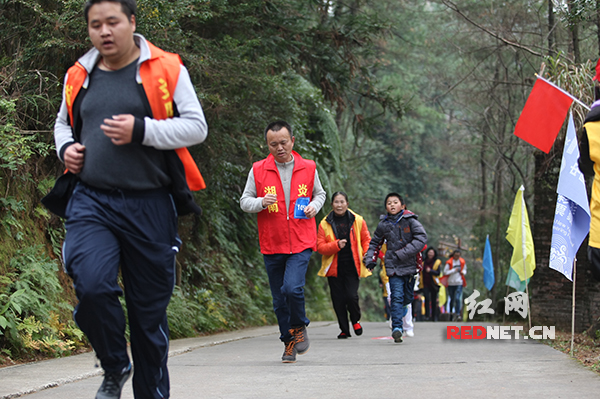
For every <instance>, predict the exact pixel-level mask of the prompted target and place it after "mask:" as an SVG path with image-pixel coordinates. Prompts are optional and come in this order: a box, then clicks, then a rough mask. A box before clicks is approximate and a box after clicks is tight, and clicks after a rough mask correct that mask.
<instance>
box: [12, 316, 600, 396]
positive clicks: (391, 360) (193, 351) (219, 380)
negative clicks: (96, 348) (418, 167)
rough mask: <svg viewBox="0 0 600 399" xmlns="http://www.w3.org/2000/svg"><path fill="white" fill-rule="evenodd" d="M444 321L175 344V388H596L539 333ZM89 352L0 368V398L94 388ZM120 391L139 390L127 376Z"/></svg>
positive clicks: (412, 391) (364, 392) (508, 391)
mask: <svg viewBox="0 0 600 399" xmlns="http://www.w3.org/2000/svg"><path fill="white" fill-rule="evenodd" d="M447 325H462V323H458V324H457V323H416V325H415V337H414V338H405V340H404V343H402V344H395V343H394V342H393V341H392V340H391V339H390V338H389V334H390V329H389V327H388V325H387V323H363V327H364V330H365V332H364V334H363V335H362V336H360V337H352V338H350V339H347V340H338V339H336V336H337V334H338V332H339V331H338V328H337V324H336V323H332V322H316V323H312V324H311V325H310V326H309V328H308V334H309V337H310V340H311V348H310V351H309V352H308V353H306V354H304V355H302V356H298V362H297V363H294V364H283V363H281V361H280V359H281V355H282V353H283V344H281V343H280V342H279V340H278V338H277V337H278V332H277V328H276V327H273V326H269V327H260V328H254V329H246V330H241V331H237V332H230V333H224V334H217V335H212V336H207V337H201V338H193V339H184V340H175V341H173V342H172V344H171V357H170V359H169V371H170V374H171V397H172V398H176V399H204V398H210V399H212V398H228V399H229V398H231V399H240V398H242V399H244V398H259V399H270V398H290V399H293V398H303V399H304V398H306V399H310V398H327V399H335V398H340V399H341V398H343V399H352V398H356V399H372V398H382V399H383V398H404V397H407V398H429V397H439V398H444V399H446V398H513V397H514V398H600V376H599V375H597V374H596V373H594V372H592V371H590V370H587V369H585V368H584V367H583V366H581V365H580V364H579V363H578V362H576V361H575V360H573V359H571V358H569V356H567V355H565V354H563V353H561V352H559V351H556V350H554V349H552V348H550V347H549V346H547V345H544V344H541V343H538V342H535V341H533V340H523V339H520V340H502V341H488V340H476V341H472V340H469V341H456V340H452V341H448V340H446V326H447ZM100 373H101V372H100V370H99V369H97V368H95V367H94V359H93V355H91V354H84V355H78V356H73V357H70V358H64V359H56V360H49V361H44V362H38V363H33V364H27V365H21V366H13V367H7V368H3V369H0V398H15V397H25V398H26V399H48V398H61V399H80V398H84V399H85V398H93V397H94V395H95V392H96V390H97V389H98V387H99V386H100V383H101V382H102V377H101V375H100ZM122 398H123V399H131V398H133V393H132V389H131V382H130V381H129V382H128V383H127V384H126V386H125V388H124V391H123V396H122Z"/></svg>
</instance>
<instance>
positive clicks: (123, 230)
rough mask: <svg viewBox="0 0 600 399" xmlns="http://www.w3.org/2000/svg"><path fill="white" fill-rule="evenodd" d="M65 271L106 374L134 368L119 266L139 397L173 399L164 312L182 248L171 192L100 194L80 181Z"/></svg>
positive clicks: (71, 208) (78, 316) (80, 320)
mask: <svg viewBox="0 0 600 399" xmlns="http://www.w3.org/2000/svg"><path fill="white" fill-rule="evenodd" d="M65 226H66V229H67V235H66V238H65V243H64V246H63V257H64V262H65V268H66V270H67V272H68V274H69V275H70V276H71V278H72V279H73V283H74V286H75V291H76V294H77V299H78V300H79V303H78V304H77V306H76V308H75V311H74V313H73V318H74V319H75V322H76V323H77V325H78V326H79V328H81V330H82V331H83V332H84V333H85V334H86V335H87V337H88V339H89V341H90V342H91V344H92V346H93V348H94V350H95V351H96V354H97V356H98V358H99V359H100V362H101V364H102V368H103V369H104V370H105V372H109V373H115V372H121V371H122V370H123V368H126V367H128V365H129V356H128V354H127V342H126V339H125V315H124V312H123V308H122V306H121V303H120V301H119V297H120V296H121V295H122V293H123V292H122V290H121V287H120V286H119V283H118V275H119V268H120V270H121V275H122V281H123V286H124V288H125V301H126V304H127V316H128V318H129V327H130V341H131V352H132V355H133V363H134V376H133V389H134V394H135V397H136V398H138V399H140V398H143V399H146V398H168V397H169V374H168V371H167V358H168V352H169V327H168V322H167V315H166V309H167V305H168V304H169V300H170V298H171V294H172V292H173V286H174V282H175V255H176V253H177V252H178V250H179V247H180V240H179V237H178V235H177V213H176V211H175V206H174V204H173V201H172V198H171V196H170V194H169V193H168V191H167V190H166V189H164V190H163V189H159V190H151V191H140V192H123V191H120V190H115V191H111V192H108V191H102V190H97V189H95V188H92V187H89V186H86V185H84V184H81V183H79V184H78V185H77V187H76V188H75V190H74V192H73V196H72V197H71V200H70V201H69V204H68V207H67V221H66V224H65Z"/></svg>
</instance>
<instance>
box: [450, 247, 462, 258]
mask: <svg viewBox="0 0 600 399" xmlns="http://www.w3.org/2000/svg"><path fill="white" fill-rule="evenodd" d="M460 253H461V252H460V249H455V250H454V251H452V253H451V254H450V256H451V257H452V256H454V254H459V255H460Z"/></svg>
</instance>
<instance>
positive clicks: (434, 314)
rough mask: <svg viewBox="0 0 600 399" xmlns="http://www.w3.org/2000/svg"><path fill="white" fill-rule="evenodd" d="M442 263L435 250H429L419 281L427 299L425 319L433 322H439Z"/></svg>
mask: <svg viewBox="0 0 600 399" xmlns="http://www.w3.org/2000/svg"><path fill="white" fill-rule="evenodd" d="M441 265H442V261H441V260H440V259H438V256H437V251H436V250H435V248H428V249H427V251H425V257H424V259H423V270H422V271H421V278H420V279H419V287H420V288H422V290H423V296H424V297H425V317H426V318H427V319H428V320H431V321H438V313H439V307H438V304H437V299H438V291H439V290H440V286H439V283H438V277H439V275H440V274H441V272H442V270H441Z"/></svg>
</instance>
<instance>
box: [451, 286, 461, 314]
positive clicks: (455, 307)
mask: <svg viewBox="0 0 600 399" xmlns="http://www.w3.org/2000/svg"><path fill="white" fill-rule="evenodd" d="M462 290H463V287H462V285H449V286H448V300H449V301H450V302H449V303H450V312H451V313H452V312H454V313H457V314H459V315H460V311H461V309H462V301H461V297H462Z"/></svg>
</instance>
